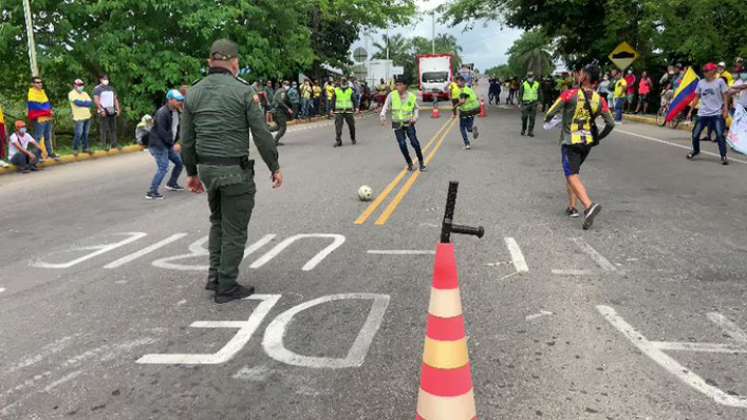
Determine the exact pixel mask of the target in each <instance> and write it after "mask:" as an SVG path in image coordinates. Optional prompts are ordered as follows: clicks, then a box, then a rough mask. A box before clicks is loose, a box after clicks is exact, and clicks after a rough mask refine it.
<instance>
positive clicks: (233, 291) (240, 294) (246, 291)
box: [214, 284, 254, 303]
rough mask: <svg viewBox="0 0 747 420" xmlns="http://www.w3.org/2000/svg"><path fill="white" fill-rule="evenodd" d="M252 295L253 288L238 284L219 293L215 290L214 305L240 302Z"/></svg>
mask: <svg viewBox="0 0 747 420" xmlns="http://www.w3.org/2000/svg"><path fill="white" fill-rule="evenodd" d="M253 294H254V287H252V286H249V287H244V286H242V285H240V284H237V285H236V286H234V287H232V288H230V289H228V290H225V291H220V290H216V292H215V298H214V300H215V303H228V302H231V301H233V300H240V299H244V298H247V297H249V296H251V295H253Z"/></svg>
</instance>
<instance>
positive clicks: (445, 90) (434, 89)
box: [417, 54, 454, 102]
mask: <svg viewBox="0 0 747 420" xmlns="http://www.w3.org/2000/svg"><path fill="white" fill-rule="evenodd" d="M417 58H418V88H419V89H420V92H422V95H423V102H433V101H434V100H435V101H446V100H448V99H449V84H450V83H451V82H452V80H454V68H453V66H452V61H451V60H452V57H451V54H423V55H418V57H417Z"/></svg>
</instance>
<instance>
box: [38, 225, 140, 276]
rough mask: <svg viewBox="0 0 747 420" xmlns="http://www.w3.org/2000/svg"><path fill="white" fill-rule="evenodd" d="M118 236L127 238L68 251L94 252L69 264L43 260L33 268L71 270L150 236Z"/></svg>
mask: <svg viewBox="0 0 747 420" xmlns="http://www.w3.org/2000/svg"><path fill="white" fill-rule="evenodd" d="M116 235H127V238H125V239H123V240H121V241H119V242H115V243H111V244H100V245H90V246H83V247H78V248H72V249H69V250H66V251H93V252H89V253H88V254H85V255H83V256H82V257H78V258H76V259H73V260H71V261H68V262H64V263H47V262H44V261H41V260H37V261H34V262H32V263H31V266H32V267H38V268H70V267H72V266H74V265H76V264H80V263H82V262H83V261H86V260H90V259H91V258H94V257H97V256H99V255H102V254H106V253H107V252H109V251H113V250H115V249H117V248H119V247H122V246H125V245H127V244H129V243H132V242H135V241H137V240H138V239H140V238H143V237H145V236H148V234H147V233H144V232H123V233H117V234H116Z"/></svg>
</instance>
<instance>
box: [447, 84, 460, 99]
mask: <svg viewBox="0 0 747 420" xmlns="http://www.w3.org/2000/svg"><path fill="white" fill-rule="evenodd" d="M449 88H450V89H451V99H459V95H461V93H462V89H461V88H460V87H459V85H458V84H457V83H456V82H451V86H450V87H449Z"/></svg>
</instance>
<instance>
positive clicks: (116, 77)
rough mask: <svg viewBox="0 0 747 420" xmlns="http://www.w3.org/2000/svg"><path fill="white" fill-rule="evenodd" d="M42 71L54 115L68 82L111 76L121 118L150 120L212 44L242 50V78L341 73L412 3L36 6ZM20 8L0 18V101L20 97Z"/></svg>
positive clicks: (127, 1)
mask: <svg viewBox="0 0 747 420" xmlns="http://www.w3.org/2000/svg"><path fill="white" fill-rule="evenodd" d="M32 9H33V10H32V13H33V21H34V33H35V39H36V44H37V53H38V61H39V68H40V72H41V75H42V77H44V79H45V81H46V89H47V94H48V95H49V96H50V99H51V100H52V102H53V103H54V105H56V107H57V108H62V107H67V104H66V96H67V92H68V91H69V90H70V88H71V84H72V81H73V80H74V79H76V78H81V79H83V80H85V81H86V82H88V86H87V90H88V91H89V93H90V92H91V90H92V88H93V85H95V82H96V79H97V78H98V75H99V74H100V73H102V72H105V73H107V74H109V77H110V79H111V82H112V85H113V86H114V87H115V88H116V89H117V91H118V94H119V97H120V100H121V102H122V106H123V109H124V113H125V117H126V118H127V119H128V120H130V121H134V120H137V119H139V118H140V116H141V115H142V114H144V113H147V112H150V113H152V112H153V111H154V109H155V107H156V106H157V105H158V104H160V103H161V102H163V97H164V94H165V92H166V90H167V89H168V88H171V87H175V86H179V85H181V84H184V83H187V84H189V83H191V82H192V81H194V80H196V79H198V78H199V77H201V76H202V75H204V73H205V71H206V65H207V62H206V59H207V56H208V49H209V46H210V44H211V43H212V41H214V40H215V39H217V38H221V37H226V38H230V39H232V40H234V41H236V42H237V43H238V44H239V46H240V52H241V65H242V68H245V69H248V70H249V72H248V74H247V75H246V76H245V78H247V79H249V80H252V79H259V78H279V77H290V76H292V75H294V74H296V73H297V72H299V71H309V70H311V71H314V70H315V69H316V70H318V69H319V66H320V65H321V63H329V64H331V65H333V66H334V65H342V64H344V63H345V62H347V55H348V49H349V47H350V45H351V44H352V43H353V42H354V41H355V39H357V35H358V32H359V30H360V29H361V28H362V27H383V26H386V25H387V24H388V23H389V22H391V23H394V24H400V23H405V22H407V21H408V19H410V18H411V17H412V16H413V14H414V12H415V6H414V3H413V0H346V1H341V0H283V1H270V0H254V1H246V0H239V1H224V0H65V1H60V0H34V1H33V2H32ZM26 42H27V41H26V35H25V26H24V15H23V8H22V2H21V1H15V0H14V1H10V2H3V10H2V12H0V62H2V63H6V64H7V65H6V64H4V65H3V71H2V72H0V103H6V102H10V101H11V99H13V100H14V101H17V100H18V99H19V98H25V94H26V90H27V89H28V81H29V76H30V72H29V67H28V64H27V63H28V57H27V47H26Z"/></svg>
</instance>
